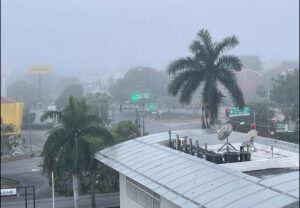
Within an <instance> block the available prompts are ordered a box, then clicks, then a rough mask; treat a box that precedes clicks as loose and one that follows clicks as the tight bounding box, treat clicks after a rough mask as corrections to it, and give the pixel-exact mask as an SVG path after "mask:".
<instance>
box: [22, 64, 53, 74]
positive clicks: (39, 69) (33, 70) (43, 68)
mask: <svg viewBox="0 0 300 208" xmlns="http://www.w3.org/2000/svg"><path fill="white" fill-rule="evenodd" d="M28 72H29V73H30V74H50V73H51V72H52V71H51V66H50V65H29V66H28Z"/></svg>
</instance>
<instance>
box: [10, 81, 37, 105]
mask: <svg viewBox="0 0 300 208" xmlns="http://www.w3.org/2000/svg"><path fill="white" fill-rule="evenodd" d="M7 96H8V97H10V98H12V99H15V100H20V101H23V102H24V107H25V108H26V109H29V108H32V107H33V106H34V105H35V104H36V103H37V101H38V91H37V89H36V88H35V87H34V86H33V85H31V84H29V83H27V82H26V81H23V80H19V81H16V82H14V83H13V84H11V85H10V86H9V87H8V88H7Z"/></svg>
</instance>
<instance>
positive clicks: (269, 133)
mask: <svg viewBox="0 0 300 208" xmlns="http://www.w3.org/2000/svg"><path fill="white" fill-rule="evenodd" d="M269 103H270V81H269V77H268V102H267V123H268V136H269V134H270V124H269Z"/></svg>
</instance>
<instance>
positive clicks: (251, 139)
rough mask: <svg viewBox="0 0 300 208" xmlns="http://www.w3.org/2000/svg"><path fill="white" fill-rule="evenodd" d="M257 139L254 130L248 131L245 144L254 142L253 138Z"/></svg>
mask: <svg viewBox="0 0 300 208" xmlns="http://www.w3.org/2000/svg"><path fill="white" fill-rule="evenodd" d="M255 137H257V131H256V130H255V129H252V130H250V131H249V132H248V133H247V134H246V135H245V139H246V141H247V142H250V141H254V138H255Z"/></svg>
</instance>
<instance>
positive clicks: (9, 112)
mask: <svg viewBox="0 0 300 208" xmlns="http://www.w3.org/2000/svg"><path fill="white" fill-rule="evenodd" d="M23 105H24V104H23V102H17V101H15V100H12V99H9V98H7V97H3V96H1V124H2V123H3V124H7V125H9V124H12V125H13V126H14V132H10V133H11V134H20V133H21V126H22V117H23Z"/></svg>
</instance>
